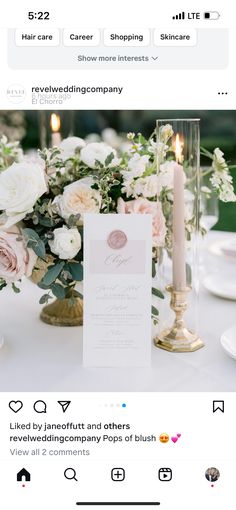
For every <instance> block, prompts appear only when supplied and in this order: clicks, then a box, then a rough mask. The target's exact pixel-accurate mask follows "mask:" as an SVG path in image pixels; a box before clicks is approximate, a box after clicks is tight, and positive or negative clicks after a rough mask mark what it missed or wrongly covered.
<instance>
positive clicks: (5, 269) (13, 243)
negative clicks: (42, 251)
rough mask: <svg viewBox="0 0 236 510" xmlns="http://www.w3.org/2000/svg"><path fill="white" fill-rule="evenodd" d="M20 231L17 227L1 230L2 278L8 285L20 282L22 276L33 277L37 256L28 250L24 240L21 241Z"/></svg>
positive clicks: (0, 268)
mask: <svg viewBox="0 0 236 510" xmlns="http://www.w3.org/2000/svg"><path fill="white" fill-rule="evenodd" d="M19 234H20V231H19V230H18V228H17V227H12V228H11V229H8V230H6V231H5V230H4V231H3V230H0V278H3V279H4V280H5V281H6V283H13V282H16V281H17V280H20V279H21V278H22V276H31V273H32V270H33V267H34V265H35V262H36V260H37V255H36V254H35V253H34V251H33V250H31V249H29V248H26V246H25V243H24V241H23V240H21V241H19V240H18V238H19Z"/></svg>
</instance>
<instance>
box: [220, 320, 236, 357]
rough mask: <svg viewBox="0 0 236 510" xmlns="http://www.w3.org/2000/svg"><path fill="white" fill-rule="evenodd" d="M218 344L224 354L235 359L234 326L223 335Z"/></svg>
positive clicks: (235, 328) (235, 329)
mask: <svg viewBox="0 0 236 510" xmlns="http://www.w3.org/2000/svg"><path fill="white" fill-rule="evenodd" d="M220 343H221V345H222V347H223V349H224V351H225V352H226V354H228V356H230V357H231V358H234V359H236V326H232V327H231V328H229V329H227V330H226V331H225V332H224V333H223V335H222V336H221V339H220Z"/></svg>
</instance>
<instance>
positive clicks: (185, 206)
mask: <svg viewBox="0 0 236 510" xmlns="http://www.w3.org/2000/svg"><path fill="white" fill-rule="evenodd" d="M156 137H157V138H156V142H157V147H156V151H157V152H156V155H157V175H158V200H160V201H161V203H162V208H163V213H164V216H165V222H166V239H165V246H163V247H161V248H158V250H157V286H158V288H159V289H160V290H161V291H162V292H163V294H164V297H165V299H163V300H162V301H160V306H159V324H158V334H157V337H156V338H155V344H156V346H158V347H161V348H163V349H166V350H169V351H174V352H185V351H186V352H188V351H194V350H196V349H199V348H200V347H202V346H203V343H202V341H201V339H200V338H199V336H198V333H197V332H198V290H199V277H198V270H199V259H198V242H199V222H200V166H199V158H200V140H199V119H164V120H158V121H157V128H156Z"/></svg>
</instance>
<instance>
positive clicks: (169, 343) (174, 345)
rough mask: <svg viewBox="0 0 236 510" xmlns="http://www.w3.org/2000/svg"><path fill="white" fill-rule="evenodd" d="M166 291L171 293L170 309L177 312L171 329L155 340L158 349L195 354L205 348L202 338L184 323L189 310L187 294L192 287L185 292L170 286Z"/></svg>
mask: <svg viewBox="0 0 236 510" xmlns="http://www.w3.org/2000/svg"><path fill="white" fill-rule="evenodd" d="M166 290H167V291H168V292H170V294H171V299H170V307H171V309H172V310H173V311H174V312H175V320H174V323H173V325H172V326H171V327H170V328H167V329H165V330H164V331H162V332H161V333H160V334H159V335H157V337H156V338H155V340H154V343H155V345H156V347H160V348H161V349H165V350H167V351H171V352H193V351H196V350H197V349H200V348H201V347H203V346H204V343H203V342H202V340H201V338H199V336H198V335H197V334H196V333H194V332H193V331H190V330H189V329H188V328H187V326H186V324H185V321H184V314H185V312H186V310H187V308H188V302H187V294H188V292H190V291H191V287H186V288H185V289H184V290H175V289H174V287H173V286H172V285H168V286H167V287H166Z"/></svg>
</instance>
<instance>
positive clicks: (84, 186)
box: [53, 177, 102, 220]
mask: <svg viewBox="0 0 236 510" xmlns="http://www.w3.org/2000/svg"><path fill="white" fill-rule="evenodd" d="M92 184H94V181H93V179H91V178H89V177H85V178H84V179H80V180H79V181H75V182H72V183H71V184H68V186H65V188H64V191H63V195H58V196H57V197H56V198H55V199H54V201H53V205H54V206H56V207H57V210H58V213H59V214H60V216H61V217H62V218H64V219H65V220H67V219H68V218H69V217H70V215H71V214H73V215H75V216H76V215H77V214H80V215H81V219H83V214H84V213H99V211H100V208H101V203H102V197H101V195H100V193H99V192H98V191H97V190H95V189H92V188H91V186H92Z"/></svg>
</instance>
